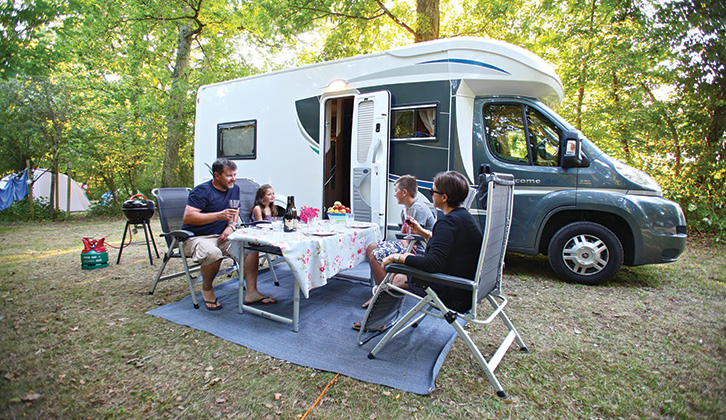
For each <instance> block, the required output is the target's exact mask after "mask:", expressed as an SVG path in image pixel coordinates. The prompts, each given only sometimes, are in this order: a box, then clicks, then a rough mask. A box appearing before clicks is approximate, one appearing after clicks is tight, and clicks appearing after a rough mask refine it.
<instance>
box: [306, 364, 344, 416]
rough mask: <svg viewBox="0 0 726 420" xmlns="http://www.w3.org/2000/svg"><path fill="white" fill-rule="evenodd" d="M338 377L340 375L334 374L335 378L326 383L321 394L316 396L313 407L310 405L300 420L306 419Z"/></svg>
mask: <svg viewBox="0 0 726 420" xmlns="http://www.w3.org/2000/svg"><path fill="white" fill-rule="evenodd" d="M338 376H340V373H336V374H335V376H334V377H333V379H331V380H330V382H328V385H327V386H326V387H325V389H324V390H323V392H321V393H320V395H318V399H317V400H315V403H313V405H311V406H310V408H308V411H306V412H305V414H303V416H302V417H300V420H305V417H307V416H308V414H310V412H311V411H312V410H313V408H315V406H316V405H318V403H319V402H320V400H321V399H322V398H323V395H325V391H327V390H328V388H330V385H333V382H335V380H336V379H338Z"/></svg>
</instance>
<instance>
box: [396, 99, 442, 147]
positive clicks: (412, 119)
mask: <svg viewBox="0 0 726 420" xmlns="http://www.w3.org/2000/svg"><path fill="white" fill-rule="evenodd" d="M391 117H392V118H391V139H392V140H435V139H436V105H421V106H410V107H398V108H392V109H391Z"/></svg>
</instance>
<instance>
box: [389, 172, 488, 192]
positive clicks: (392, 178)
mask: <svg viewBox="0 0 726 420" xmlns="http://www.w3.org/2000/svg"><path fill="white" fill-rule="evenodd" d="M400 177H401V175H394V174H388V182H390V183H391V184H393V183H394V182H396V181H397V180H398V178H400ZM416 185H418V187H419V188H423V189H425V190H430V189H431V188H433V187H434V183H433V182H432V181H421V180H420V179H417V180H416ZM469 188H479V186H478V185H474V184H471V185H469Z"/></svg>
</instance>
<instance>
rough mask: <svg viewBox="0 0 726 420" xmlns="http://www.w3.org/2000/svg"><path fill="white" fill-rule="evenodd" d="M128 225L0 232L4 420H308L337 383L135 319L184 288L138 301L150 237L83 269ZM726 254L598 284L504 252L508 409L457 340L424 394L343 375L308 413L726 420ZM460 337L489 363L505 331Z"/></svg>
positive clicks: (703, 248)
mask: <svg viewBox="0 0 726 420" xmlns="http://www.w3.org/2000/svg"><path fill="white" fill-rule="evenodd" d="M157 226H158V221H157V220H153V221H152V227H154V228H157ZM123 227H124V222H123V221H122V220H119V219H107V220H78V219H73V220H70V221H66V222H61V223H30V224H16V225H0V278H2V281H1V282H0V418H8V419H13V418H30V419H33V418H38V419H41V418H42V419H48V418H108V419H116V418H124V419H125V418H185V419H186V418H188V419H197V418H202V417H207V416H208V417H211V418H255V419H278V418H283V419H289V418H292V419H295V418H299V417H301V416H302V415H303V413H305V412H306V411H307V410H308V408H309V407H310V406H311V405H312V404H313V403H314V402H315V400H316V399H317V398H318V396H319V395H320V393H321V391H322V390H323V388H325V386H326V385H327V384H328V383H329V382H330V381H331V380H332V379H333V378H334V376H335V374H334V373H330V372H322V371H317V370H314V369H310V368H305V367H299V366H296V365H292V364H289V363H286V362H282V361H279V360H276V359H273V358H271V357H268V356H266V355H264V354H260V353H256V352H254V351H251V350H248V349H247V348H245V347H241V346H238V345H236V344H232V343H229V342H226V341H223V340H220V339H218V338H216V337H214V336H211V335H209V334H207V333H204V332H201V331H197V330H193V329H190V328H187V327H182V326H179V325H176V324H171V323H169V322H166V321H163V320H160V319H158V318H155V317H151V316H148V315H145V312H146V311H148V310H150V309H152V308H154V307H157V306H159V305H163V304H166V303H169V302H173V301H177V300H180V299H182V298H183V297H184V296H185V290H186V285H185V282H184V281H183V280H175V281H172V282H167V283H162V284H161V285H160V286H159V287H158V288H157V292H156V293H155V294H154V295H153V296H149V295H148V294H147V290H148V287H149V284H150V280H151V279H152V278H153V276H154V274H155V270H156V269H157V267H158V263H157V262H156V259H155V264H156V265H154V266H150V265H149V261H148V257H147V255H146V247H145V245H144V241H143V239H140V238H139V237H138V236H137V237H135V238H134V240H133V241H132V243H131V245H129V246H128V247H127V248H126V249H124V251H123V254H122V257H121V263H120V264H119V265H116V264H115V262H116V257H117V256H118V251H117V250H113V249H110V250H109V259H110V263H111V264H110V265H109V267H108V268H104V269H98V270H81V268H80V251H81V248H82V244H81V237H82V236H93V235H96V236H106V237H107V238H108V239H107V240H108V241H109V242H110V243H111V244H114V245H119V243H120V240H121V235H122V233H123ZM157 229H158V228H157ZM158 246H159V250H160V251H164V250H166V245H165V244H164V243H162V242H158ZM725 251H726V246H720V247H712V246H710V245H708V244H707V242H706V240H692V241H690V243H689V246H688V249H687V252H686V254H685V255H684V256H683V257H682V258H681V260H680V261H679V262H677V263H675V264H670V265H658V266H645V267H626V268H624V269H623V270H621V272H620V273H619V275H618V277H617V278H616V279H615V280H613V281H611V282H610V283H608V284H606V285H604V286H599V287H587V286H580V285H575V284H568V283H563V282H561V281H558V280H556V279H555V278H554V275H553V273H552V271H551V270H550V268H549V265H548V263H547V260H546V259H545V258H544V257H525V256H520V255H509V256H508V257H507V269H506V271H505V286H504V288H505V292H506V293H507V295H508V296H509V298H510V304H509V306H508V314H509V315H510V317H511V318H512V319H513V321H514V322H515V325H517V327H518V329H519V331H520V333H521V334H522V336H523V337H524V339H525V341H526V342H527V343H528V345H529V348H530V353H529V354H523V353H520V352H518V351H516V349H514V348H513V349H512V350H510V352H509V353H508V354H507V355H506V356H505V358H504V360H503V361H502V363H501V364H500V365H499V368H498V369H497V374H498V377H499V379H500V381H501V382H502V384H503V386H504V388H505V389H506V391H507V393H508V395H509V398H508V399H507V400H501V399H499V398H497V397H496V394H495V393H494V391H493V389H492V388H491V386H490V384H489V382H488V381H487V379H486V377H485V376H484V375H483V373H482V372H481V370H480V369H479V368H478V366H477V365H476V364H475V363H474V362H473V360H472V359H471V357H470V356H469V353H468V351H467V349H466V348H465V346H464V345H463V343H462V342H461V340H457V341H456V343H455V344H454V346H453V348H452V351H451V353H450V354H449V356H448V357H447V359H446V361H445V363H444V365H443V367H442V369H441V372H440V373H439V376H438V379H437V381H436V382H437V389H436V391H435V392H434V393H432V394H431V395H428V396H419V395H415V394H408V393H404V392H402V391H398V390H395V389H390V388H386V387H383V386H379V385H372V384H367V383H363V382H360V381H357V380H354V379H350V378H347V377H345V376H340V377H338V378H337V379H336V381H335V383H334V384H333V385H332V386H331V387H330V389H329V390H328V391H327V392H326V393H325V395H324V396H323V398H322V400H321V402H320V404H319V405H318V406H316V407H315V408H314V409H313V410H312V411H311V413H310V415H309V416H308V417H307V418H308V419H341V418H342V419H354V418H355V419H358V418H362V419H388V418H415V419H442V418H461V417H464V416H469V417H473V418H516V419H525V418H528V419H534V418H561V419H583V418H584V419H606V418H624V419H631V418H632V419H636V418H638V419H639V418H668V419H711V418H724V417H726V363H725V359H724V358H725V357H726V351H725V350H724V349H726V316H725V315H724V314H726V310H725V309H726V284H725V283H726V258H724V254H725V253H726V252H725ZM351 321H352V320H351ZM470 330H472V331H474V338H475V340H476V341H477V342H478V344H479V345H480V348H481V349H482V351H484V352H487V351H492V350H493V346H492V343H494V340H495V339H500V335H501V333H502V331H503V329H502V328H499V326H498V325H496V324H495V325H492V326H491V327H489V328H482V327H470ZM351 362H352V363H354V362H355V361H351Z"/></svg>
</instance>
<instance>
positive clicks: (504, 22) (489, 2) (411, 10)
mask: <svg viewBox="0 0 726 420" xmlns="http://www.w3.org/2000/svg"><path fill="white" fill-rule="evenodd" d="M725 28H726V6H724V4H723V3H722V2H720V1H718V0H707V1H692V0H666V1H656V0H640V1H638V0H585V1H574V0H540V1H536V0H514V1H504V0H458V1H454V0H415V1H414V0H408V1H403V0H391V1H380V0H362V1H355V2H350V1H344V0H317V1H310V0H278V1H268V0H237V1H225V0H170V1H160V0H150V1H149V0H128V1H121V0H99V1H90V0H36V1H33V2H26V1H21V0H9V1H6V2H4V3H3V4H2V5H0V35H1V36H0V121H2V124H0V153H1V154H2V156H3V159H2V160H0V173H2V174H6V173H10V172H15V171H18V170H21V169H23V168H24V167H25V162H26V160H28V159H29V160H30V161H31V162H32V165H33V166H34V167H48V168H51V169H55V170H58V169H60V170H61V171H63V170H65V168H66V167H67V165H68V164H71V166H72V170H73V177H74V178H76V179H77V180H78V181H79V182H85V183H87V184H88V185H89V195H90V198H92V199H94V198H99V196H100V195H101V194H102V193H104V192H105V191H114V192H115V191H118V198H120V199H123V198H125V197H128V196H129V195H131V194H133V193H136V192H139V191H140V192H142V193H148V192H149V190H150V189H151V188H153V187H156V186H160V185H162V186H172V185H174V186H178V185H188V186H191V184H192V165H193V163H192V162H193V130H194V126H193V123H194V104H195V93H196V90H197V88H198V87H199V86H201V85H203V84H208V83H213V82H217V81H222V80H228V79H232V78H237V77H243V76H247V75H251V74H255V73H260V72H265V71H270V70H275V69H279V68H284V67H290V66H296V65H303V64H307V63H313V62H320V61H325V60H332V59H337V58H342V57H348V56H352V55H357V54H363V53H370V52H374V51H381V50H385V49H388V48H391V47H395V46H400V45H404V44H410V43H413V42H416V41H423V40H427V39H435V38H445V37H452V36H481V37H489V38H494V39H500V40H504V41H507V42H511V43H513V44H516V45H520V46H522V47H524V48H527V49H529V50H531V51H533V52H535V53H536V54H538V55H540V56H542V57H544V58H545V59H546V60H547V61H549V62H550V63H552V64H553V66H554V67H555V68H556V70H557V73H558V74H559V75H560V77H561V79H562V82H563V84H564V86H565V93H566V95H565V100H564V101H563V103H562V105H561V107H560V109H558V112H560V114H562V115H563V117H565V118H566V119H568V120H569V121H571V122H572V123H573V124H574V125H575V126H576V127H578V128H579V129H581V130H582V131H583V133H584V134H585V135H586V136H588V137H589V138H590V139H591V140H593V141H594V142H595V143H597V144H598V145H599V146H600V147H601V148H602V149H603V150H604V151H606V152H607V153H608V154H610V155H612V156H614V157H616V158H618V159H620V160H622V161H623V162H625V163H627V164H630V165H632V166H635V167H637V168H640V169H643V170H645V171H646V172H647V173H649V174H650V175H652V176H653V177H655V178H656V180H657V181H658V182H659V183H660V185H661V187H662V188H663V192H664V196H666V197H667V198H670V199H672V200H675V201H677V202H678V203H680V204H681V206H682V207H683V209H684V211H685V212H686V215H687V218H688V222H689V227H690V228H691V229H694V230H697V231H707V232H711V233H716V235H715V237H716V239H717V240H719V239H723V238H726V215H725V214H724V206H725V205H726V198H725V197H726V194H725V191H724V177H725V176H726V164H725V163H724V154H725V152H726V140H725V139H724V131H725V130H726V98H725V97H724V95H726V93H725V92H726V81H725V80H724V77H725V75H726V65H725V63H726V33H725V32H726V29H725Z"/></svg>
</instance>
